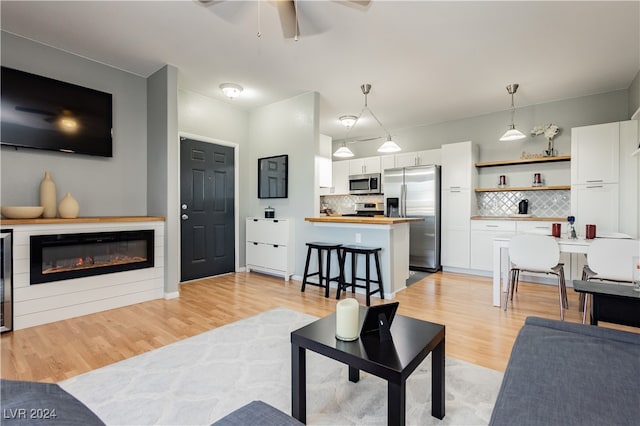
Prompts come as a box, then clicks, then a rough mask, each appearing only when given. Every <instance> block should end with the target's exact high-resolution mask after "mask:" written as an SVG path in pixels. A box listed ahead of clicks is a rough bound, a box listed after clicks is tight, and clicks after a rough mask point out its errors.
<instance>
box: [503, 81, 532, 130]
mask: <svg viewBox="0 0 640 426" xmlns="http://www.w3.org/2000/svg"><path fill="white" fill-rule="evenodd" d="M518 87H519V84H518V83H513V84H510V85H508V86H507V92H508V93H509V94H510V95H511V124H510V125H509V127H508V128H507V131H506V132H505V133H504V135H502V137H501V138H500V141H502V142H505V141H517V140H519V139H524V138H526V136H525V135H524V133H522V132H521V131H520V130H518V129H516V126H515V124H513V116H514V114H515V112H516V108H515V106H514V105H513V95H514V94H515V93H516V92H517V91H518Z"/></svg>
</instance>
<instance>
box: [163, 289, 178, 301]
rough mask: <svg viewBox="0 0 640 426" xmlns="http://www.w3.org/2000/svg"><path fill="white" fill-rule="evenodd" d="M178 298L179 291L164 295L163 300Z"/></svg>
mask: <svg viewBox="0 0 640 426" xmlns="http://www.w3.org/2000/svg"><path fill="white" fill-rule="evenodd" d="M178 297H180V292H179V291H172V292H171V293H167V292H165V293H164V298H165V300H169V299H177V298H178Z"/></svg>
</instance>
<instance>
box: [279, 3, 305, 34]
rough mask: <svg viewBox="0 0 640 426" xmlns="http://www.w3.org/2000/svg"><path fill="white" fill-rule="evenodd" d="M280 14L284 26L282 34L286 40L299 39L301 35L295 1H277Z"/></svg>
mask: <svg viewBox="0 0 640 426" xmlns="http://www.w3.org/2000/svg"><path fill="white" fill-rule="evenodd" d="M276 6H277V7H278V14H279V15H280V25H281V26H282V34H283V36H284V37H285V38H295V39H297V38H298V36H299V35H300V27H299V26H298V16H297V13H296V7H297V6H296V1H295V0H277V1H276Z"/></svg>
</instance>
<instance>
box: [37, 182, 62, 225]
mask: <svg viewBox="0 0 640 426" xmlns="http://www.w3.org/2000/svg"><path fill="white" fill-rule="evenodd" d="M57 202H58V196H57V195H56V183H55V182H54V181H53V179H51V173H50V172H49V171H46V172H44V178H43V179H42V181H40V205H41V206H42V207H44V211H43V212H42V217H45V218H51V217H56V204H57Z"/></svg>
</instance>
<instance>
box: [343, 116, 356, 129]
mask: <svg viewBox="0 0 640 426" xmlns="http://www.w3.org/2000/svg"><path fill="white" fill-rule="evenodd" d="M357 119H358V117H356V116H355V115H341V116H340V118H339V120H340V123H342V125H343V126H344V127H346V128H347V129H350V128H352V127H353V125H354V124H356V120H357Z"/></svg>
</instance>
